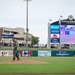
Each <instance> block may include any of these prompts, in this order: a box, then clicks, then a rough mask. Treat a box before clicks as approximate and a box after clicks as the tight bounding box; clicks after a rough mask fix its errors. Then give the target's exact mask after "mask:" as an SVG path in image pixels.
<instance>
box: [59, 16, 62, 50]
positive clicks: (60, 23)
mask: <svg viewBox="0 0 75 75" xmlns="http://www.w3.org/2000/svg"><path fill="white" fill-rule="evenodd" d="M61 18H63V17H62V16H61V15H60V17H59V26H60V25H61ZM59 38H60V34H59ZM59 49H61V43H60V42H59Z"/></svg>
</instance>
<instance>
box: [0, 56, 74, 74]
mask: <svg viewBox="0 0 75 75" xmlns="http://www.w3.org/2000/svg"><path fill="white" fill-rule="evenodd" d="M0 58H1V59H2V57H0ZM5 59H7V57H6V58H5ZM8 59H10V58H8ZM31 59H36V60H41V61H46V62H48V64H23V65H22V64H0V73H50V74H52V73H53V74H54V73H55V74H56V73H57V74H60V73H62V74H75V57H68V58H67V57H36V58H31ZM0 62H1V60H0ZM3 62H4V61H3Z"/></svg>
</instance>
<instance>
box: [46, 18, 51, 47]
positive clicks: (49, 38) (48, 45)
mask: <svg viewBox="0 0 75 75" xmlns="http://www.w3.org/2000/svg"><path fill="white" fill-rule="evenodd" d="M51 21H52V20H51V19H49V22H48V44H47V48H50V40H51V37H50V36H51V34H50V32H51V31H50V24H51Z"/></svg>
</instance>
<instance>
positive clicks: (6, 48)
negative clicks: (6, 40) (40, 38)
mask: <svg viewBox="0 0 75 75" xmlns="http://www.w3.org/2000/svg"><path fill="white" fill-rule="evenodd" d="M12 49H13V47H0V50H12ZM18 50H56V51H57V50H60V49H56V48H53V49H51V48H25V47H18ZM61 50H72V51H75V49H61Z"/></svg>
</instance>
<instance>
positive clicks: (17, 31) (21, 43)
mask: <svg viewBox="0 0 75 75" xmlns="http://www.w3.org/2000/svg"><path fill="white" fill-rule="evenodd" d="M3 33H13V34H14V38H15V39H17V42H18V47H26V40H25V39H26V35H25V31H24V29H23V28H18V27H17V28H5V27H0V42H2V43H3V44H2V45H3V46H9V47H11V46H13V41H12V38H2V34H3ZM31 42H32V35H31V34H28V47H30V46H31Z"/></svg>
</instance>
